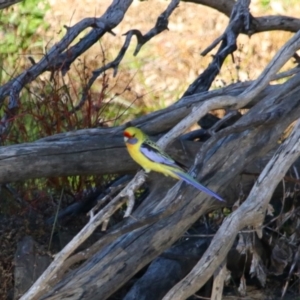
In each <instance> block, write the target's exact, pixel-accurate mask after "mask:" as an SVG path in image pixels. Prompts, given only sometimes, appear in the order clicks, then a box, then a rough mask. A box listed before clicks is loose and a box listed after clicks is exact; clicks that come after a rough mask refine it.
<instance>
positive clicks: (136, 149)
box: [124, 127, 224, 201]
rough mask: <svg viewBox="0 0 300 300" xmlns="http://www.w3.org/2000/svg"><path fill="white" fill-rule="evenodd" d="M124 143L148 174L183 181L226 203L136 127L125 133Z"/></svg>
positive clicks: (129, 128)
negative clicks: (154, 172) (151, 172)
mask: <svg viewBox="0 0 300 300" xmlns="http://www.w3.org/2000/svg"><path fill="white" fill-rule="evenodd" d="M124 141H125V144H126V147H127V150H128V152H129V154H130V156H131V157H132V159H133V160H135V161H136V162H137V163H138V164H139V165H140V166H142V167H143V169H144V170H145V172H146V173H148V172H150V171H156V172H159V173H163V174H164V175H165V176H171V177H173V178H176V179H182V180H183V181H185V182H186V183H188V184H191V185H192V186H194V187H195V188H196V189H198V190H200V191H203V192H205V193H207V194H208V195H210V196H213V197H215V198H217V199H218V200H220V201H224V199H222V198H221V197H220V196H219V195H218V194H216V193H215V192H213V191H211V190H210V189H208V188H207V187H205V186H203V185H202V184H200V183H199V182H198V181H196V180H195V179H194V178H193V177H192V176H191V175H189V174H187V173H186V172H185V171H184V170H183V169H182V168H181V167H180V166H179V165H178V164H177V163H176V162H175V161H174V160H173V159H172V158H171V157H170V156H169V155H168V154H166V153H165V152H164V151H163V150H161V149H160V148H159V147H158V146H157V145H156V144H155V143H154V142H153V141H151V140H150V139H149V138H148V136H147V135H146V134H145V133H143V131H141V130H140V129H138V128H136V127H128V128H127V129H125V131H124Z"/></svg>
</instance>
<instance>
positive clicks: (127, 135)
mask: <svg viewBox="0 0 300 300" xmlns="http://www.w3.org/2000/svg"><path fill="white" fill-rule="evenodd" d="M124 136H126V137H127V138H129V139H130V138H132V135H131V134H130V133H129V132H127V131H124Z"/></svg>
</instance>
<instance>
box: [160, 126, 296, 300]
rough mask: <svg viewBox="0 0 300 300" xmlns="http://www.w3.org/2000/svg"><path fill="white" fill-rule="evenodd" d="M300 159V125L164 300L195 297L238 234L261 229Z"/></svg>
mask: <svg viewBox="0 0 300 300" xmlns="http://www.w3.org/2000/svg"><path fill="white" fill-rule="evenodd" d="M299 155H300V121H298V122H297V124H296V125H295V127H294V129H293V132H292V133H291V135H290V136H289V138H288V139H287V140H286V141H285V142H284V143H283V144H282V145H281V146H280V147H279V149H278V150H277V151H276V153H275V154H274V156H273V158H272V159H271V160H270V162H269V163H268V164H267V166H266V167H265V168H264V170H263V172H262V173H261V175H260V176H259V178H258V179H257V181H256V183H255V185H254V187H253V189H252V191H251V193H250V195H249V196H248V198H247V200H246V201H245V202H244V203H243V204H242V205H241V206H240V207H239V208H238V209H237V210H236V211H234V212H233V213H232V214H231V215H230V216H229V217H227V218H226V219H225V221H224V222H223V224H222V226H221V227H220V228H219V230H218V232H217V233H216V235H215V236H214V238H213V240H212V242H211V244H210V246H209V248H208V249H207V251H206V252H205V254H204V255H203V257H202V258H201V260H200V261H199V262H198V263H197V265H196V266H195V267H194V268H193V270H192V271H191V272H190V273H189V274H188V275H187V276H186V277H185V278H184V279H183V280H182V281H181V282H180V283H178V284H177V285H176V286H174V287H173V288H172V289H171V290H170V291H169V292H168V294H167V295H166V296H165V297H164V298H163V299H164V300H181V299H186V298H188V297H189V296H191V295H192V294H194V293H195V292H196V291H197V290H198V289H200V288H201V287H202V286H203V285H204V284H205V283H206V282H207V280H208V279H209V278H210V277H211V276H212V275H213V273H214V272H215V270H216V269H217V268H218V266H219V265H220V263H222V261H224V259H225V258H226V255H227V253H228V251H229V250H230V248H231V247H232V245H233V242H234V240H235V238H236V236H237V234H238V232H239V231H240V230H242V229H243V228H244V227H246V226H253V227H254V228H255V229H259V227H260V226H261V225H262V223H263V220H264V217H265V213H266V210H267V207H268V203H269V201H270V199H271V197H272V195H273V192H274V190H275V188H276V186H277V185H278V183H279V182H280V181H281V180H282V178H283V176H284V175H285V174H286V172H287V171H288V169H289V168H290V167H291V165H292V164H293V163H294V161H295V160H296V159H297V158H298V157H299ZM258 232H259V231H258Z"/></svg>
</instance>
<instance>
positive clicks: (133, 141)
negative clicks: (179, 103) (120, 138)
mask: <svg viewBox="0 0 300 300" xmlns="http://www.w3.org/2000/svg"><path fill="white" fill-rule="evenodd" d="M137 142H138V139H137V138H130V139H129V140H128V141H127V143H128V144H131V145H134V144H136V143H137Z"/></svg>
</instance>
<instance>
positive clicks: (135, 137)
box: [124, 127, 144, 144]
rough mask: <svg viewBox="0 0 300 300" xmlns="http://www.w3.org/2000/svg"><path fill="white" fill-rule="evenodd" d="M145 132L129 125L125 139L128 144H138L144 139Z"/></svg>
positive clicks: (125, 132) (125, 131)
mask: <svg viewBox="0 0 300 300" xmlns="http://www.w3.org/2000/svg"><path fill="white" fill-rule="evenodd" d="M143 136H144V134H143V132H142V131H141V130H140V129H138V128H136V127H128V128H126V129H125V130H124V141H125V143H127V144H136V143H137V142H138V141H139V140H142V139H143Z"/></svg>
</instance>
